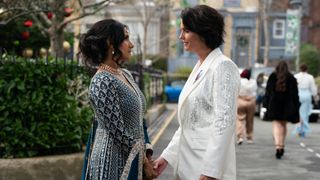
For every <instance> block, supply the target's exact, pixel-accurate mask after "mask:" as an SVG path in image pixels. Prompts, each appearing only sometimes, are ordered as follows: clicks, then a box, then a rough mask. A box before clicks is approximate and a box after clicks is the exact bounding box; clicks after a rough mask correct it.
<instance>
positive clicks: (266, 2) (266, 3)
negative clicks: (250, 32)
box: [260, 0, 272, 66]
mask: <svg viewBox="0 0 320 180" xmlns="http://www.w3.org/2000/svg"><path fill="white" fill-rule="evenodd" d="M271 3H272V0H260V6H261V7H262V8H261V9H262V12H261V16H262V23H263V24H262V25H263V33H264V34H263V35H264V53H263V64H264V65H265V66H267V65H268V64H269V51H270V36H269V29H268V27H269V17H268V11H269V8H270V5H271Z"/></svg>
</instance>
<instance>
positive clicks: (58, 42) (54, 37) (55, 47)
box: [49, 32, 64, 58]
mask: <svg viewBox="0 0 320 180" xmlns="http://www.w3.org/2000/svg"><path fill="white" fill-rule="evenodd" d="M49 36H50V45H51V47H50V49H51V55H52V56H54V57H60V58H63V57H64V51H63V41H64V36H63V33H62V32H52V33H50V34H49Z"/></svg>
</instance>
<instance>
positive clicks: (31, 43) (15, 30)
mask: <svg viewBox="0 0 320 180" xmlns="http://www.w3.org/2000/svg"><path fill="white" fill-rule="evenodd" d="M25 20H27V18H25V17H24V18H21V19H16V20H14V21H11V22H10V23H9V24H6V25H5V26H2V27H1V28H0V48H5V49H6V51H8V52H14V53H15V54H20V55H21V53H22V50H23V49H25V48H32V49H33V50H34V51H35V50H37V49H40V48H42V47H45V48H49V46H50V42H49V38H48V37H46V36H45V35H43V34H42V33H41V32H40V30H39V29H38V28H37V27H36V26H35V25H33V26H31V27H24V26H23V22H24V21H25ZM26 31H28V32H29V33H30V37H29V38H28V39H26V40H24V39H23V38H22V33H23V32H26Z"/></svg>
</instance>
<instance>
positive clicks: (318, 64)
mask: <svg viewBox="0 0 320 180" xmlns="http://www.w3.org/2000/svg"><path fill="white" fill-rule="evenodd" d="M302 63H304V64H306V65H307V66H308V72H309V73H310V74H312V75H313V76H315V77H316V76H318V75H319V69H320V52H319V51H318V50H317V48H316V47H314V46H313V45H310V44H304V45H302V47H301V52H300V64H302Z"/></svg>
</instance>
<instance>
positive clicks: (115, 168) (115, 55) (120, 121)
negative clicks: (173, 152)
mask: <svg viewBox="0 0 320 180" xmlns="http://www.w3.org/2000/svg"><path fill="white" fill-rule="evenodd" d="M79 47H80V54H81V55H82V58H83V60H84V62H85V64H86V65H87V66H88V67H89V68H92V67H94V66H98V70H97V72H96V73H95V75H94V76H93V77H92V79H91V83H90V87H89V99H90V103H91V106H92V108H93V111H94V123H93V128H92V130H91V133H90V136H89V141H88V144H87V151H86V153H85V163H84V168H83V174H82V179H86V180H105V179H110V180H117V179H130V180H136V179H139V180H140V179H142V178H143V160H144V157H145V153H146V149H147V148H146V147H147V146H146V144H145V132H144V130H143V114H144V111H145V98H144V96H143V94H142V92H141V91H140V90H139V88H138V86H137V85H136V83H135V82H134V79H133V77H132V75H131V74H130V72H129V71H128V70H126V69H122V68H121V65H122V64H123V63H124V62H125V61H127V60H128V59H129V58H130V56H131V51H132V48H133V47H134V45H133V44H132V42H131V41H130V39H129V32H128V28H127V26H125V25H123V24H122V23H120V22H118V21H115V20H113V19H106V20H102V21H99V22H97V23H95V24H94V25H93V26H92V28H90V29H89V31H88V32H87V33H86V34H83V35H82V36H81V39H80V44H79ZM149 147H150V146H149ZM147 152H150V153H148V154H147V156H148V157H151V155H152V151H147Z"/></svg>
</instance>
